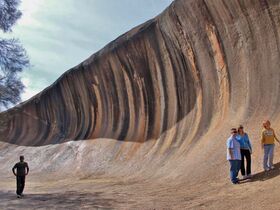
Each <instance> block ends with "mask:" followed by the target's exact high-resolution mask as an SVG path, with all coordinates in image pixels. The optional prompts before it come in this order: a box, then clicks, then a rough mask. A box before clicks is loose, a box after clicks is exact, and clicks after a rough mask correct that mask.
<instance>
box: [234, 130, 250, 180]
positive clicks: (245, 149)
mask: <svg viewBox="0 0 280 210" xmlns="http://www.w3.org/2000/svg"><path fill="white" fill-rule="evenodd" d="M237 133H238V135H237V136H236V138H237V140H238V142H239V143H240V153H241V166H240V170H241V174H242V176H243V179H246V178H251V177H252V175H251V154H252V145H251V142H250V139H249V136H248V134H247V133H245V132H244V128H243V126H242V125H240V126H239V127H238V130H237ZM245 158H246V170H245Z"/></svg>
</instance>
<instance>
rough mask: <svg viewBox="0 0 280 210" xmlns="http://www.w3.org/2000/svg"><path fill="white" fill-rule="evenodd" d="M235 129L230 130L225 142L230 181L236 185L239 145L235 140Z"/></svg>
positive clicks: (239, 155) (239, 157) (239, 159)
mask: <svg viewBox="0 0 280 210" xmlns="http://www.w3.org/2000/svg"><path fill="white" fill-rule="evenodd" d="M236 136H237V130H236V128H232V129H231V136H230V137H229V138H228V140H227V160H228V161H229V164H230V179H231V182H232V183H233V184H238V183H239V180H238V178H237V176H238V172H239V170H240V164H241V154H240V143H239V142H238V141H237V139H236Z"/></svg>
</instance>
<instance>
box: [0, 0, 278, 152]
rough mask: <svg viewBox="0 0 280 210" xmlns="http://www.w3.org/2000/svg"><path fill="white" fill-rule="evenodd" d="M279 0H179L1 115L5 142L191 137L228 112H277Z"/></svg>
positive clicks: (162, 142)
mask: <svg viewBox="0 0 280 210" xmlns="http://www.w3.org/2000/svg"><path fill="white" fill-rule="evenodd" d="M279 33H280V2H279V1H278V0H250V1H249V0H177V1H175V2H173V3H172V4H171V5H170V7H169V8H167V9H166V10H165V11H164V12H163V13H162V14H160V15H159V16H157V17H156V18H154V19H152V20H150V21H148V22H146V23H144V24H142V25H140V26H138V27H136V28H134V29H132V30H131V31H129V32H128V33H126V34H124V35H122V36H121V37H119V38H117V39H116V40H114V41H113V42H111V43H109V44H108V45H107V46H106V47H105V48H103V49H102V50H101V51H99V52H97V53H95V54H94V55H92V56H91V57H90V58H88V59H87V60H86V61H84V62H82V63H81V64H79V65H78V66H76V67H74V68H73V69H70V70H69V71H67V72H66V73H65V74H63V75H62V76H61V77H60V78H59V79H58V80H57V81H56V82H55V83H54V84H53V85H51V86H50V87H48V88H47V89H46V90H44V91H42V92H41V93H40V94H38V95H37V96H35V97H33V98H32V99H30V100H28V101H26V102H24V103H22V104H20V105H18V106H17V107H15V108H12V109H10V110H8V111H6V112H3V113H1V114H0V118H1V130H0V140H1V141H4V142H8V143H12V144H16V145H25V146H41V145H47V144H58V143H62V142H65V141H69V140H87V139H96V138H110V139H116V140H120V141H130V142H140V143H141V142H147V141H149V140H157V142H158V143H157V146H158V148H160V149H161V150H163V151H164V150H167V149H168V148H172V147H173V146H174V147H176V148H180V147H182V145H184V146H186V145H191V144H192V143H195V142H197V141H198V140H199V139H200V137H201V136H203V135H205V134H206V133H209V132H211V131H214V130H215V129H216V128H217V127H221V126H223V124H225V122H227V121H228V120H229V119H232V118H236V120H237V121H238V120H239V121H241V122H242V121H246V120H248V119H251V120H257V119H262V118H263V117H272V116H273V119H278V117H279V114H278V113H279V104H280V97H279V96H280V92H279V88H280V86H279V84H280V83H279V78H280V71H279V66H280V44H279V42H280V41H279V40H280V36H279Z"/></svg>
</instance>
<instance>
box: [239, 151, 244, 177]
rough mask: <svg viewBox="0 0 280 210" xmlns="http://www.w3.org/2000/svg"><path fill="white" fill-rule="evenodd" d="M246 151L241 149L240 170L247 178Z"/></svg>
mask: <svg viewBox="0 0 280 210" xmlns="http://www.w3.org/2000/svg"><path fill="white" fill-rule="evenodd" d="M244 151H245V150H243V149H241V150H240V152H241V166H240V169H241V174H242V176H245V165H244V156H245V152H244Z"/></svg>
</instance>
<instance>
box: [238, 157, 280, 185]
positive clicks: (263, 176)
mask: <svg viewBox="0 0 280 210" xmlns="http://www.w3.org/2000/svg"><path fill="white" fill-rule="evenodd" d="M274 166H275V169H273V170H270V171H262V172H259V173H256V174H255V175H254V176H253V177H252V178H251V179H247V180H244V181H241V184H242V183H246V182H257V181H266V180H268V179H272V178H274V177H276V176H279V175H280V162H279V163H276V164H274Z"/></svg>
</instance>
